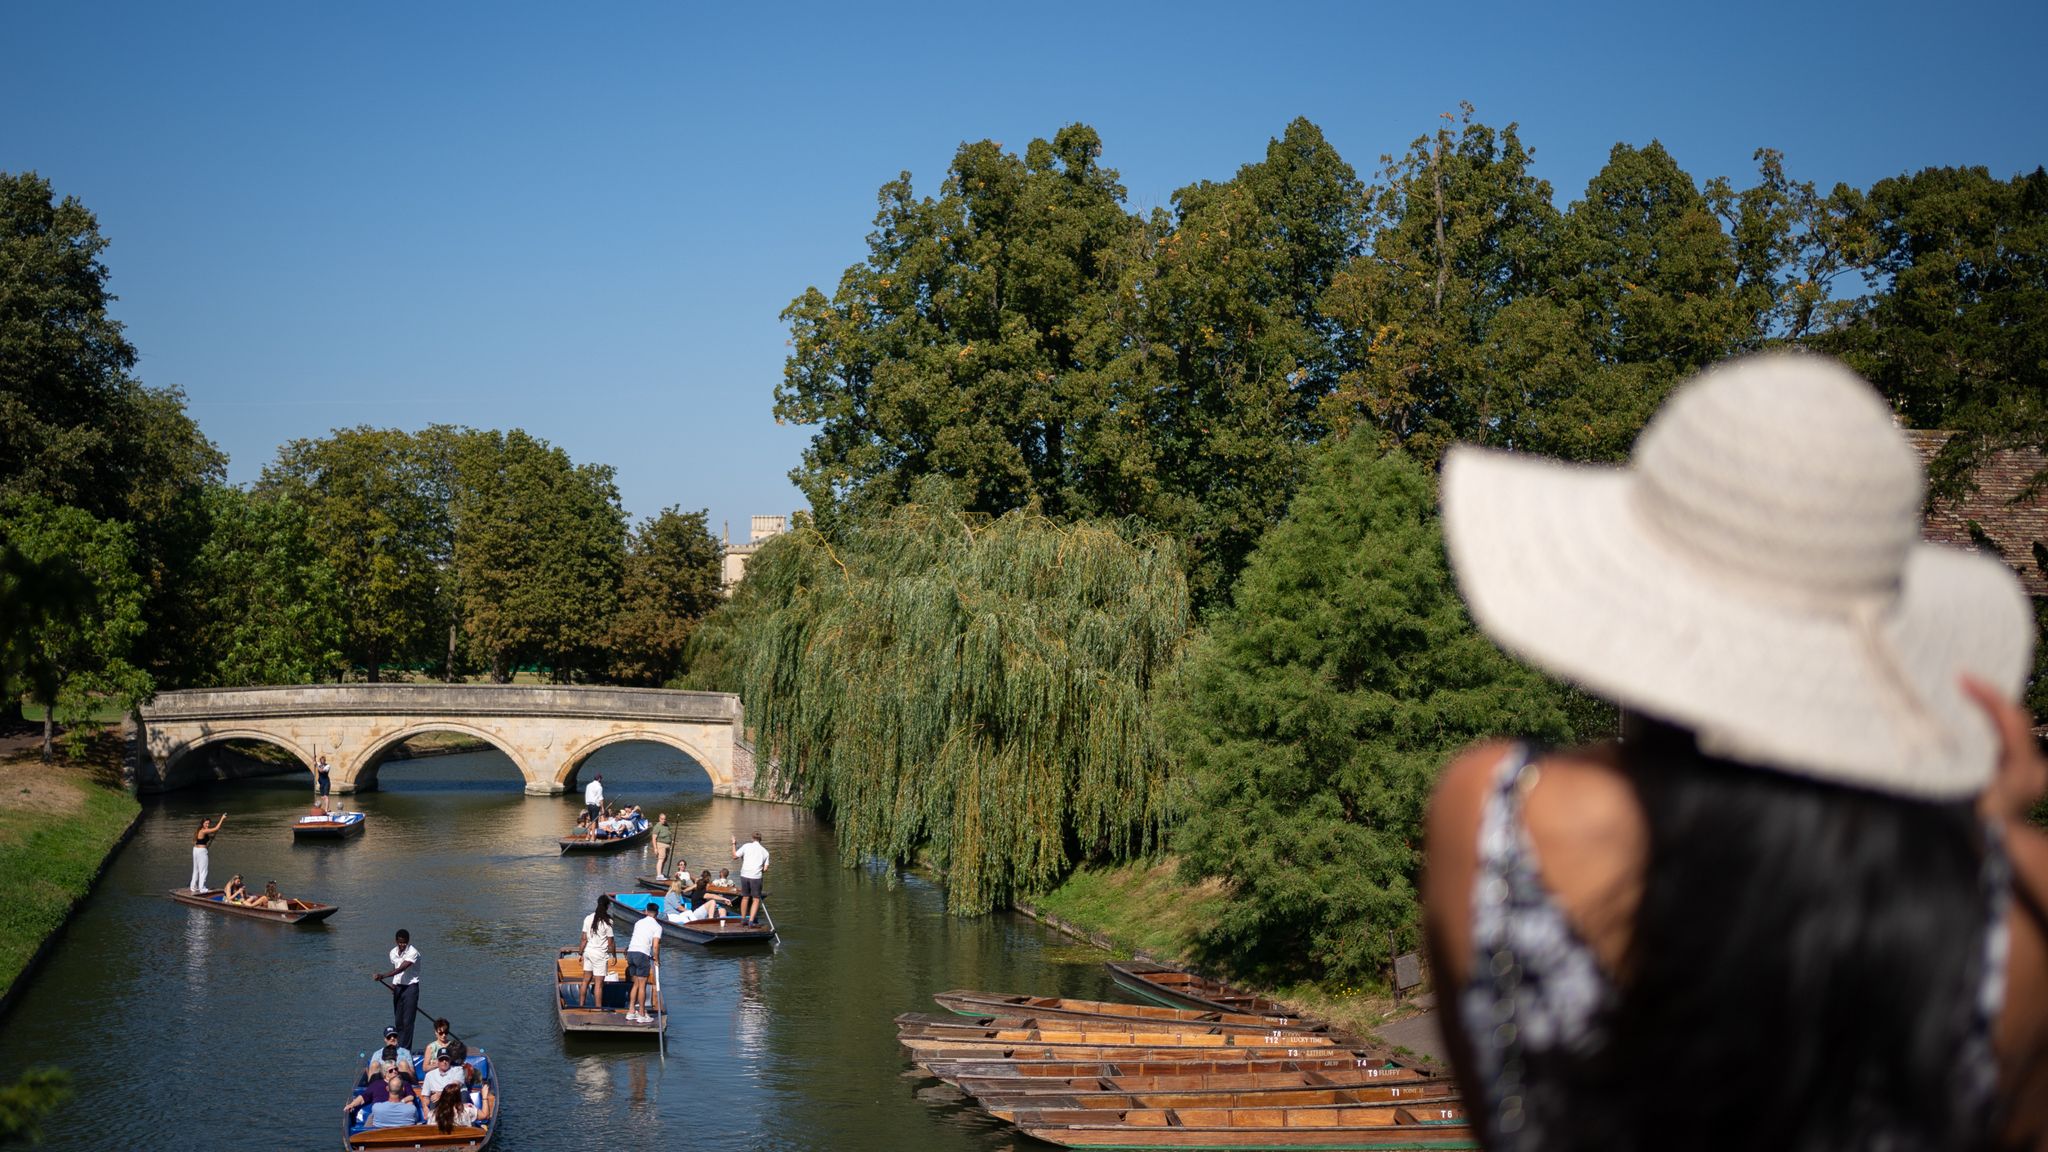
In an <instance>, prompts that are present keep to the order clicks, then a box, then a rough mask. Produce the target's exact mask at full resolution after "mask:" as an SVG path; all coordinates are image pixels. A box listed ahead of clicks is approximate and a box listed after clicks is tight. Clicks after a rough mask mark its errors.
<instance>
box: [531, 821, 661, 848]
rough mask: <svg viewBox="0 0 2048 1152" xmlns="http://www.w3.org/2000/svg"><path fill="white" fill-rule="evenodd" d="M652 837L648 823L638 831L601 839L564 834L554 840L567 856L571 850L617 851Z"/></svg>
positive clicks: (651, 826) (643, 842)
mask: <svg viewBox="0 0 2048 1152" xmlns="http://www.w3.org/2000/svg"><path fill="white" fill-rule="evenodd" d="M653 838H654V825H652V824H649V825H647V826H646V827H644V828H642V829H640V830H639V831H638V832H632V833H628V834H627V835H624V836H612V837H609V838H607V839H602V840H599V839H594V838H592V837H589V836H564V837H562V838H560V839H558V840H556V841H555V843H556V844H557V845H559V846H560V847H561V849H562V855H564V856H567V855H569V854H570V853H571V852H617V851H619V850H620V849H621V848H631V847H632V846H633V845H635V844H645V843H647V842H648V841H649V840H652V839H653Z"/></svg>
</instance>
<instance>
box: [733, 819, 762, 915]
mask: <svg viewBox="0 0 2048 1152" xmlns="http://www.w3.org/2000/svg"><path fill="white" fill-rule="evenodd" d="M732 856H733V859H735V860H738V861H739V862H740V915H742V916H744V917H746V918H747V923H749V924H751V923H753V922H754V921H755V920H757V919H759V917H760V915H761V874H762V873H764V872H766V871H768V849H767V847H766V846H764V845H763V844H762V843H761V834H760V833H759V832H756V833H754V838H753V839H752V840H749V841H747V842H746V843H745V844H742V843H740V842H739V841H738V840H737V839H735V840H733V842H732Z"/></svg>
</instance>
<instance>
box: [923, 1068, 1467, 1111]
mask: <svg viewBox="0 0 2048 1152" xmlns="http://www.w3.org/2000/svg"><path fill="white" fill-rule="evenodd" d="M1403 1071H1405V1069H1404V1070H1403ZM942 1079H944V1080H946V1082H947V1083H950V1084H953V1085H954V1086H956V1087H958V1088H959V1089H960V1090H961V1091H963V1092H965V1093H967V1094H968V1095H970V1096H978V1097H984V1098H997V1097H1000V1098H1004V1099H1018V1098H1022V1097H1053V1096H1059V1097H1063V1098H1067V1099H1075V1100H1092V1099H1098V1098H1100V1099H1107V1098H1109V1097H1113V1096H1123V1097H1146V1098H1152V1097H1156V1096H1160V1095H1166V1094H1172V1095H1182V1094H1188V1095H1192V1094H1197V1093H1202V1094H1210V1095H1215V1094H1237V1095H1243V1096H1256V1097H1258V1098H1259V1099H1260V1100H1270V1098H1271V1097H1272V1096H1274V1095H1275V1094H1284V1093H1290V1092H1348V1093H1354V1094H1358V1095H1359V1096H1360V1098H1361V1100H1362V1101H1363V1102H1366V1103H1381V1104H1384V1103H1389V1102H1392V1103H1399V1102H1404V1101H1407V1100H1419V1099H1425V1098H1427V1097H1430V1096H1440V1095H1443V1094H1444V1093H1447V1092H1451V1091H1453V1090H1454V1089H1453V1086H1452V1084H1451V1082H1450V1081H1449V1080H1437V1079H1425V1078H1423V1077H1420V1076H1415V1075H1414V1074H1412V1073H1410V1074H1409V1075H1408V1076H1407V1077H1405V1078H1403V1077H1396V1076H1391V1075H1374V1072H1373V1070H1367V1069H1357V1070H1354V1071H1350V1072H1347V1071H1344V1070H1343V1069H1332V1070H1330V1071H1327V1072H1210V1073H1196V1074H1192V1075H1181V1074H1171V1073H1169V1074H1161V1075H1154V1076H1075V1077H1071V1078H1067V1079H1058V1078H1055V1077H1051V1076H947V1077H942ZM1182 1103H1185V1104H1189V1105H1190V1106H1192V1104H1193V1103H1194V1101H1191V1100H1189V1101H1182ZM1088 1106H1089V1105H1085V1104H1077V1105H1075V1107H1077V1108H1078V1107H1088ZM1168 1106H1169V1105H1168V1104H1165V1103H1159V1104H1139V1103H1136V1102H1135V1101H1134V1102H1133V1103H1131V1104H1129V1105H1127V1107H1132V1108H1138V1107H1148V1108H1165V1107H1168Z"/></svg>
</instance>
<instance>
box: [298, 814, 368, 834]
mask: <svg viewBox="0 0 2048 1152" xmlns="http://www.w3.org/2000/svg"><path fill="white" fill-rule="evenodd" d="M369 823H370V821H369V819H368V818H367V817H365V816H364V815H363V814H362V813H361V812H351V813H349V814H348V816H347V817H346V818H344V819H341V820H313V821H306V820H301V821H299V822H298V823H295V824H293V825H292V839H294V840H346V839H347V838H349V837H350V836H360V835H362V833H363V829H364V828H366V827H368V826H369Z"/></svg>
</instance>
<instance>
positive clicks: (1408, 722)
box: [1167, 432, 1571, 983]
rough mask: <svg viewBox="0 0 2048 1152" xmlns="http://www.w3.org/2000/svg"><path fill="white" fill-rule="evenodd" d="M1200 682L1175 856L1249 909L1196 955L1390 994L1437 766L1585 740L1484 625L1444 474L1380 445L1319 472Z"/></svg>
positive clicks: (1186, 750) (1215, 635)
mask: <svg viewBox="0 0 2048 1152" xmlns="http://www.w3.org/2000/svg"><path fill="white" fill-rule="evenodd" d="M1185 680H1186V684H1185V689H1184V691H1179V690H1177V691H1174V692H1171V693H1168V694H1167V695H1168V696H1169V697H1173V698H1176V699H1173V700H1169V702H1168V707H1169V716H1170V717H1171V719H1170V720H1169V724H1170V726H1171V728H1172V729H1173V730H1174V731H1175V733H1176V739H1177V743H1178V744H1179V747H1180V751H1181V752H1182V754H1183V757H1184V759H1185V761H1186V765H1187V769H1188V771H1189V773H1190V775H1191V777H1192V779H1193V784H1194V800H1193V802H1192V803H1191V804H1190V805H1189V806H1188V810H1187V818H1186V822H1185V823H1184V824H1183V825H1182V827H1181V828H1180V830H1179V832H1178V833H1177V835H1176V838H1175V846H1176V848H1177V850H1178V851H1179V852H1180V853H1181V854H1182V861H1183V868H1184V872H1185V873H1186V875H1187V876H1188V877H1189V878H1190V879H1192V878H1195V877H1199V876H1220V877H1222V878H1224V879H1225V880H1226V881H1227V882H1228V883H1229V885H1230V888H1231V890H1232V896H1233V899H1232V900H1231V902H1230V903H1229V904H1228V905H1227V906H1226V907H1225V908H1224V909H1223V911H1222V912H1221V913H1220V914H1219V915H1218V916H1217V917H1216V919H1215V921H1214V922H1213V923H1212V924H1211V925H1210V926H1209V927H1208V928H1207V929H1206V930H1204V931H1203V932H1201V933H1200V934H1199V936H1198V938H1197V940H1196V946H1197V948H1198V950H1199V951H1200V953H1201V954H1202V957H1203V958H1204V959H1205V960H1208V961H1210V962H1212V963H1215V964H1218V965H1220V966H1222V967H1225V968H1227V969H1230V970H1233V971H1237V972H1242V973H1246V974H1256V975H1260V976H1267V977H1277V976H1310V977H1318V978H1329V979H1334V980H1340V981H1344V982H1347V983H1350V982H1356V981H1375V980H1377V979H1378V978H1379V977H1380V975H1381V972H1382V969H1383V968H1384V966H1385V965H1386V964H1387V963H1388V962H1389V960H1390V959H1391V957H1392V956H1393V955H1394V954H1395V952H1397V951H1401V950H1405V949H1408V948H1412V947H1414V946H1415V945H1416V944H1417V943H1418V940H1419V936H1418V927H1417V919H1416V902H1415V882H1416V873H1417V868H1418V866H1419V860H1420V848H1421V843H1420V835H1421V827H1422V811H1423V805H1424V803H1425V801H1426V799H1427V797H1428V793H1429V789H1430V786H1431V784H1432V783H1433V782H1434V781H1435V778H1436V773H1437V771H1438V769H1439V768H1440V767H1441V766H1442V765H1443V763H1444V762H1445V761H1446V760H1448V759H1449V758H1450V757H1451V756H1452V755H1453V754H1454V753H1455V752H1456V751H1457V750H1458V749H1459V748H1461V747H1463V746H1464V745H1466V744H1468V743H1470V742H1472V741H1474V740H1476V739H1480V738H1483V737H1487V736H1494V735H1499V734H1503V733H1509V734H1521V735H1527V736H1531V737H1535V738H1539V739H1545V740H1564V739H1568V738H1569V737H1570V735H1571V732H1570V728H1569V724H1568V721H1567V716H1566V710H1565V702H1564V700H1563V697H1562V694H1561V692H1560V691H1559V690H1558V689H1557V688H1555V687H1554V686H1552V685H1550V684H1548V683H1546V682H1545V681H1544V680H1543V679H1542V678H1541V677H1539V676H1537V675H1536V674H1535V673H1533V672H1531V671H1529V670H1528V669H1526V668H1523V667H1521V666H1520V665H1518V664H1515V663H1514V662H1512V661H1510V660H1509V659H1508V658H1507V657H1505V656H1503V655H1502V654H1501V653H1500V652H1499V651H1498V650H1497V649H1495V648H1494V647H1493V645H1492V644H1490V643H1489V642H1488V641H1486V640H1485V639H1484V638H1483V637H1481V636H1480V635H1479V634H1478V633H1477V632H1476V631H1475V630H1474V629H1473V627H1472V625H1471V623H1470V622H1469V621H1468V620H1467V619H1466V616H1465V613H1464V608H1463V606H1462V604H1461V603H1460V601H1459V600H1458V597H1457V593H1456V590H1455V589H1454V588H1453V586H1452V583H1451V579H1450V575H1449V573H1448V571H1447V569H1446V567H1445V562H1444V558H1443V545H1442V538H1441V534H1440V531H1439V528H1438V524H1437V518H1436V498H1435V493H1434V491H1433V490H1432V484H1431V480H1430V476H1429V474H1428V473H1427V472H1426V471H1425V470H1424V469H1423V468H1422V467H1420V466H1419V465H1417V464H1415V463H1413V462H1411V461H1410V460H1409V459H1408V458H1407V457H1406V456H1405V455H1403V454H1402V453H1400V452H1398V451H1394V452H1385V451H1383V450H1382V449H1381V448H1380V447H1379V445H1378V443H1377V442H1376V440H1375V438H1374V437H1373V436H1371V435H1370V434H1369V433H1363V432H1361V433H1356V434H1353V435H1352V436H1349V437H1346V438H1342V439H1338V440H1334V441H1331V442H1329V443H1326V444H1325V446H1324V447H1323V449H1322V450H1321V451H1320V452H1319V453H1318V456H1317V459H1316V462H1315V464H1314V466H1313V468H1312V470H1311V472H1310V475H1309V478H1308V479H1307V480H1306V482H1305V483H1304V484H1303V486H1302V489H1301V491H1300V492H1299V493H1298V494H1297V495H1296V496H1295V498H1294V500H1293V502H1292V503H1291V504H1290V505H1289V507H1288V514H1287V518H1286V519H1284V520H1282V521H1281V522H1280V523H1279V524H1278V525H1276V526H1274V528H1273V529H1272V530H1271V531H1269V532H1268V533H1266V535H1265V536H1264V538H1262V539H1261V540H1260V542H1259V547H1258V550H1257V551H1256V552H1254V553H1253V554H1252V558H1251V562H1250V563H1249V564H1248V565H1247V567H1246V569H1245V572H1244V575H1243V577H1242V578H1241V579H1240V580H1239V582H1238V586H1237V590H1236V594H1235V597H1234V602H1233V604H1232V606H1231V608H1230V609H1229V610H1228V611H1226V612H1224V613H1221V614H1220V615H1219V616H1218V617H1217V618H1216V620H1215V622H1214V627H1213V630H1212V633H1211V635H1210V636H1209V637H1208V638H1207V639H1206V640H1205V642H1203V643H1202V644H1201V645H1200V646H1199V648H1198V649H1197V650H1196V652H1195V653H1194V654H1192V655H1191V656H1190V658H1189V661H1188V664H1187V669H1186V672H1185Z"/></svg>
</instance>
